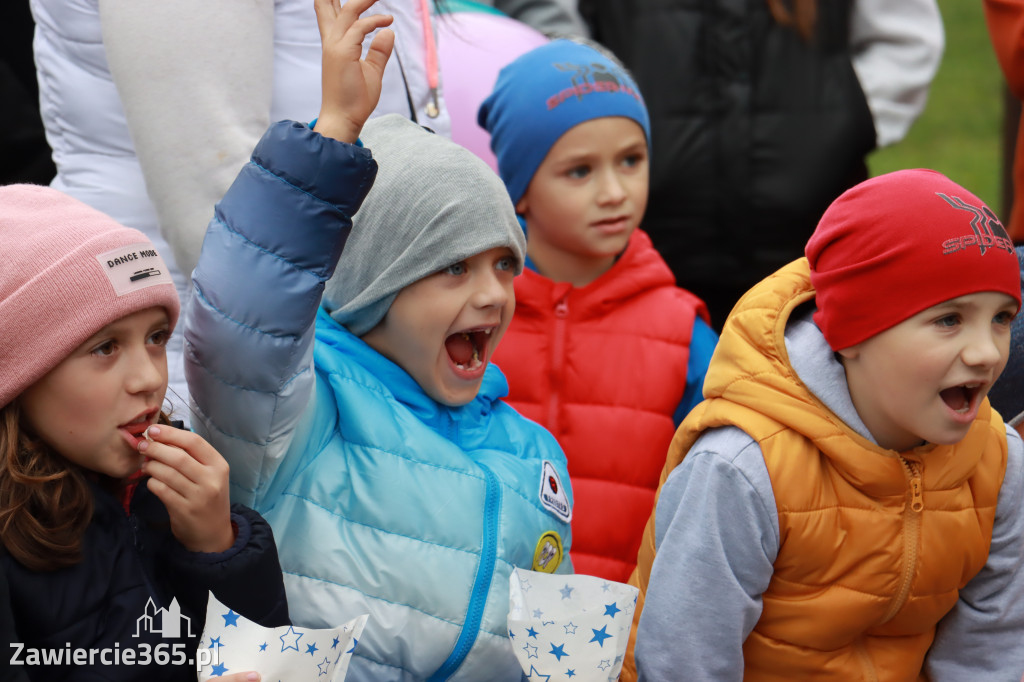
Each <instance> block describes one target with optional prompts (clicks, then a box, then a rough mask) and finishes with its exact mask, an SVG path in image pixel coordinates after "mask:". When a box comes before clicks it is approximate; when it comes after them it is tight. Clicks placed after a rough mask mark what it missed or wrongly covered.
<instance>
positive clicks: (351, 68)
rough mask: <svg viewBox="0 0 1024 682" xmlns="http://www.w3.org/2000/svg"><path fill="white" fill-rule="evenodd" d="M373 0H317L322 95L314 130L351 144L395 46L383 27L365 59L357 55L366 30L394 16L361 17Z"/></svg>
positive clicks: (367, 114)
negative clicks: (321, 62) (344, 0)
mask: <svg viewBox="0 0 1024 682" xmlns="http://www.w3.org/2000/svg"><path fill="white" fill-rule="evenodd" d="M374 2H376V0H347V1H346V2H344V3H342V2H341V1H340V0H315V3H314V4H315V9H316V20H317V24H318V25H319V27H320V43H321V45H322V48H323V69H322V79H323V80H322V86H321V87H322V90H323V94H322V98H321V103H320V116H319V117H318V118H317V122H316V126H315V127H314V128H313V129H314V130H315V131H316V132H318V133H320V134H321V135H324V136H325V137H333V138H334V139H336V140H341V141H342V142H349V143H353V142H355V141H356V139H358V137H359V132H360V131H361V130H362V129H363V124H364V123H366V119H367V118H369V117H370V113H371V112H372V111H373V109H374V107H376V106H377V102H378V100H379V99H380V90H381V81H382V79H383V78H384V67H385V65H387V62H388V58H389V57H390V56H391V50H392V48H394V46H395V34H394V32H392V31H391V30H390V29H385V30H382V31H380V32H379V33H378V34H377V35H376V36H374V38H373V41H372V42H371V43H370V49H369V52H368V53H367V55H366V59H361V57H362V52H363V49H362V45H363V40H364V39H365V38H366V36H367V35H368V34H370V33H371V32H372V31H374V30H376V29H378V28H383V27H385V26H389V25H390V24H391V22H392V21H393V20H394V17H392V16H391V15H387V14H371V15H368V16H365V17H360V15H361V14H362V13H363V12H365V11H366V10H368V9H369V8H370V7H371V6H372V5H373V3H374Z"/></svg>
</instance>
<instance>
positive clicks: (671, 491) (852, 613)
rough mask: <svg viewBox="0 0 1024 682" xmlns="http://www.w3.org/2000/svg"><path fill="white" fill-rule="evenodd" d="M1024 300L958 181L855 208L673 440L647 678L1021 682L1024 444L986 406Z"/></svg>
mask: <svg viewBox="0 0 1024 682" xmlns="http://www.w3.org/2000/svg"><path fill="white" fill-rule="evenodd" d="M1020 297H1021V291H1020V278H1019V269H1018V263H1017V259H1016V257H1015V255H1014V251H1013V246H1012V244H1011V242H1010V240H1009V238H1008V237H1007V235H1006V232H1005V230H1004V229H1003V226H1002V225H1001V224H1000V223H999V220H998V219H997V218H996V216H995V215H994V214H993V213H992V211H991V210H989V209H988V207H986V206H985V205H984V203H982V202H981V200H979V199H978V198H977V197H975V196H974V195H973V194H971V193H970V192H968V191H967V190H965V189H964V188H962V187H960V186H958V185H956V184H955V183H953V182H951V181H950V180H949V179H948V178H946V177H944V176H943V175H941V174H939V173H936V172H933V171H927V170H909V171H900V172H896V173H890V174H887V175H883V176H880V177H876V178H873V179H871V180H868V181H866V182H864V183H861V184H860V185H857V186H855V187H854V188H852V189H850V190H849V191H847V192H846V193H844V194H843V195H842V196H840V197H839V198H838V199H837V200H836V201H835V202H834V203H833V204H832V206H831V207H830V208H829V209H828V210H827V211H826V212H825V214H824V215H823V217H822V219H821V221H820V223H819V225H818V227H817V229H816V231H815V233H814V235H813V236H812V237H811V239H810V241H809V242H808V244H807V248H806V258H801V259H799V260H797V261H794V262H793V263H791V264H789V265H788V266H786V267H785V268H782V269H781V270H779V271H778V272H776V273H775V274H774V275H772V276H770V277H768V278H767V279H765V280H764V281H762V282H761V283H760V284H758V285H757V286H755V287H754V288H753V289H751V290H750V291H749V292H748V293H747V294H746V295H745V296H744V297H743V298H742V299H740V301H739V303H738V304H737V306H736V308H735V309H734V310H733V312H732V315H731V316H730V318H729V320H728V321H727V322H726V324H725V328H724V330H723V333H722V336H721V340H720V342H719V346H718V349H717V351H716V353H715V357H714V359H713V360H712V362H711V366H710V368H709V371H708V376H707V380H706V382H705V386H704V391H705V395H706V396H707V400H706V401H705V402H704V403H702V404H701V405H699V406H698V407H697V408H696V409H695V410H694V411H693V412H692V413H691V414H690V415H689V416H688V417H687V419H686V420H685V421H684V422H683V424H682V426H681V427H680V429H679V431H678V432H677V434H676V436H675V439H674V440H673V443H672V446H671V448H670V451H669V457H668V462H667V463H666V466H665V471H664V473H663V474H662V481H663V483H662V486H661V488H660V492H659V499H658V503H657V508H656V510H655V513H654V515H652V517H651V520H650V522H649V523H648V527H647V531H646V533H645V537H644V542H643V544H642V546H641V551H640V557H639V565H638V570H637V573H636V574H635V575H634V580H635V581H636V582H637V583H638V584H639V586H640V589H641V602H640V603H638V608H637V613H638V614H639V613H640V610H641V608H640V607H642V608H643V613H642V616H639V622H638V626H637V632H636V637H635V645H636V646H635V662H636V672H638V673H639V678H640V679H642V680H643V679H646V680H668V679H685V680H711V679H713V680H716V681H719V682H720V681H726V680H748V681H749V680H807V679H814V680H836V681H839V680H844V681H845V680H853V679H857V680H883V681H885V680H893V681H896V680H900V681H907V682H910V681H913V680H918V679H929V680H932V681H940V680H950V681H953V680H957V681H961V680H967V679H984V680H1007V681H1010V680H1019V679H1020V678H1021V675H1022V673H1024V636H1022V633H1024V575H1021V572H1022V570H1024V569H1022V567H1024V508H1022V500H1024V444H1022V442H1021V439H1020V437H1019V436H1018V435H1017V433H1016V432H1015V431H1013V430H1012V429H1009V428H1008V427H1007V426H1006V424H1005V423H1004V421H1003V419H1002V417H1000V415H999V414H998V413H996V412H995V411H994V410H992V409H991V408H990V406H989V401H988V400H987V398H986V395H987V393H988V391H989V388H990V387H991V386H992V384H993V382H995V380H996V379H997V378H998V376H999V374H1000V372H1001V371H1002V370H1003V367H1004V366H1005V364H1006V360H1007V355H1008V352H1009V351H1008V347H1009V341H1010V326H1011V322H1012V321H1013V319H1014V316H1015V315H1016V313H1017V311H1018V309H1019V307H1020ZM684 457H685V458H684ZM711 595H713V598H709V597H710V596H711ZM644 604H646V605H644ZM630 663H632V660H630ZM633 674H634V671H633V669H632V667H631V666H628V670H627V672H626V674H624V675H623V679H633Z"/></svg>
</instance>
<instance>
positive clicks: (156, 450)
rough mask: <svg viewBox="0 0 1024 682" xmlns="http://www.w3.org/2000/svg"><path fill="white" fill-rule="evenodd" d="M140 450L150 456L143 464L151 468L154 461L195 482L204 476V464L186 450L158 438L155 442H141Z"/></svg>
mask: <svg viewBox="0 0 1024 682" xmlns="http://www.w3.org/2000/svg"><path fill="white" fill-rule="evenodd" d="M139 452H141V453H142V454H143V455H145V456H146V457H147V458H149V461H148V462H146V463H145V464H144V465H143V466H144V467H145V468H149V467H150V466H151V465H152V464H153V463H159V464H162V465H163V466H165V467H167V468H168V469H173V470H174V471H177V472H178V473H179V474H181V475H182V476H183V477H184V478H186V479H188V480H189V481H191V482H193V483H198V482H199V481H200V480H201V479H202V477H203V475H204V474H203V469H204V465H203V464H202V462H199V461H197V460H196V459H195V458H194V457H193V456H192V455H191V454H189V453H188V452H186V451H185V450H183V449H181V448H179V447H176V446H173V445H168V444H165V443H161V442H159V441H157V440H155V439H154V440H153V442H148V441H145V442H142V443H139Z"/></svg>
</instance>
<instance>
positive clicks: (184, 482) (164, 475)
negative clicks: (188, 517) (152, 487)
mask: <svg viewBox="0 0 1024 682" xmlns="http://www.w3.org/2000/svg"><path fill="white" fill-rule="evenodd" d="M142 470H143V472H144V473H145V474H146V475H147V476H149V477H150V478H151V479H156V480H157V481H159V482H161V483H163V484H164V485H165V486H167V487H168V488H169V489H170V490H172V491H174V492H175V493H177V494H178V495H180V496H181V497H183V498H189V497H191V496H192V495H194V494H195V492H196V491H197V490H198V489H199V485H198V484H197V483H196V482H195V481H193V480H192V479H190V478H188V476H187V475H185V474H183V473H182V472H181V471H179V470H178V469H175V468H174V467H172V466H168V465H167V464H164V463H163V462H161V461H159V460H156V459H150V460H149V461H148V462H146V463H145V464H144V465H143V469H142Z"/></svg>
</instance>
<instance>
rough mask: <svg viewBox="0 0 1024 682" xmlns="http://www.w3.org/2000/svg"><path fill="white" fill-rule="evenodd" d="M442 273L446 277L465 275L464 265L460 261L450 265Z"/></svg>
mask: <svg viewBox="0 0 1024 682" xmlns="http://www.w3.org/2000/svg"><path fill="white" fill-rule="evenodd" d="M443 272H444V273H445V274H448V275H464V274H466V264H465V263H463V262H462V261H459V262H458V263H452V264H451V265H449V266H448V267H446V268H445V269H444V270H443Z"/></svg>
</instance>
